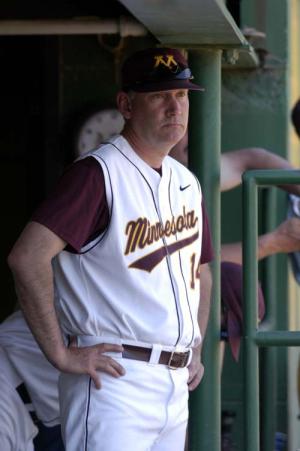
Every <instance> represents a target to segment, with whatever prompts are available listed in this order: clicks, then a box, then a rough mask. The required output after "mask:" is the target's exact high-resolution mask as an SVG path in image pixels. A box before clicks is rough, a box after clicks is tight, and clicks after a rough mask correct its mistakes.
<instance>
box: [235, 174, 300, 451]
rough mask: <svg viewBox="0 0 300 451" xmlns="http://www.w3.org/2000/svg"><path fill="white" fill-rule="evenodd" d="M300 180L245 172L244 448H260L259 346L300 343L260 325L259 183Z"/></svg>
mask: <svg viewBox="0 0 300 451" xmlns="http://www.w3.org/2000/svg"><path fill="white" fill-rule="evenodd" d="M284 184H300V171H282V170H259V171H248V172H246V173H245V174H244V176H243V287H244V288H243V299H244V302H243V315H244V352H245V356H244V387H245V390H244V429H245V430H244V447H243V450H244V451H259V449H260V448H259V445H260V443H259V359H258V348H259V346H264V347H269V346H300V332H291V331H281V330H271V328H272V322H270V326H269V328H270V330H265V329H264V330H261V329H258V324H257V318H258V315H257V284H258V274H257V272H258V268H257V254H256V253H257V241H258V194H257V191H258V189H257V188H258V187H259V186H272V185H284Z"/></svg>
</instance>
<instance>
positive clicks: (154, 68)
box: [121, 47, 204, 92]
mask: <svg viewBox="0 0 300 451" xmlns="http://www.w3.org/2000/svg"><path fill="white" fill-rule="evenodd" d="M121 78H122V90H123V91H130V90H132V91H136V92H154V91H167V90H171V89H190V90H194V91H204V89H203V88H202V87H201V86H199V85H197V84H195V83H192V82H191V80H192V79H193V78H194V77H193V76H192V73H191V70H190V68H189V67H188V63H187V60H186V59H185V57H184V56H183V55H182V53H181V52H180V51H179V50H178V49H171V48H166V47H164V48H148V49H145V50H140V51H138V52H135V53H133V54H132V55H131V56H129V57H128V58H127V59H126V60H125V61H124V63H123V66H122V72H121Z"/></svg>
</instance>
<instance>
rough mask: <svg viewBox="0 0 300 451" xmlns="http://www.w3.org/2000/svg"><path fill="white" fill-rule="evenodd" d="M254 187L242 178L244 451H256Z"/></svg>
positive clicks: (255, 206)
mask: <svg viewBox="0 0 300 451" xmlns="http://www.w3.org/2000/svg"><path fill="white" fill-rule="evenodd" d="M257 227H258V221H257V187H256V184H255V180H254V179H253V178H250V177H247V174H246V175H244V184H243V312H244V406H247V408H245V409H244V437H245V441H244V451H259V375H258V348H257V346H256V343H255V341H254V340H253V333H254V332H255V331H256V329H257V317H258V315H257V283H258V282H257V279H258V277H257V255H256V252H257V233H258V232H257Z"/></svg>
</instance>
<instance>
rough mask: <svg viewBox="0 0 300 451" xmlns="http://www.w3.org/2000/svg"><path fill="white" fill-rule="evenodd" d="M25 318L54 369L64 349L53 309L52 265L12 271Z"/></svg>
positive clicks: (61, 357)
mask: <svg viewBox="0 0 300 451" xmlns="http://www.w3.org/2000/svg"><path fill="white" fill-rule="evenodd" d="M12 271H13V275H14V280H15V287H16V292H17V296H18V300H19V303H20V307H21V309H22V311H23V313H24V317H25V319H26V321H27V323H28V325H29V327H30V329H31V331H32V333H33V335H34V337H35V339H36V341H37V342H38V344H39V346H40V347H41V349H42V351H43V352H44V354H45V355H46V357H47V358H48V360H49V361H50V362H51V363H52V364H53V365H54V366H56V367H58V366H59V364H60V362H61V360H63V353H64V349H65V345H64V342H63V338H62V334H61V330H60V327H59V324H58V320H57V316H56V311H55V307H54V300H53V298H54V296H53V274H52V268H51V265H50V266H48V267H46V266H39V268H38V269H37V268H36V269H34V268H32V266H30V271H28V270H27V269H24V268H20V267H19V268H12Z"/></svg>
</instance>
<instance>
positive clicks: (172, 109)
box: [167, 96, 182, 115]
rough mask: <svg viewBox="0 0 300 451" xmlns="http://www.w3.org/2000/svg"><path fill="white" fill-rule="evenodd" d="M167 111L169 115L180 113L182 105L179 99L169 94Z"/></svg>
mask: <svg viewBox="0 0 300 451" xmlns="http://www.w3.org/2000/svg"><path fill="white" fill-rule="evenodd" d="M167 112H168V113H169V114H171V115H173V114H181V112H182V107H181V104H180V102H179V100H178V99H177V98H176V97H173V96H170V98H169V99H168V106H167Z"/></svg>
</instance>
